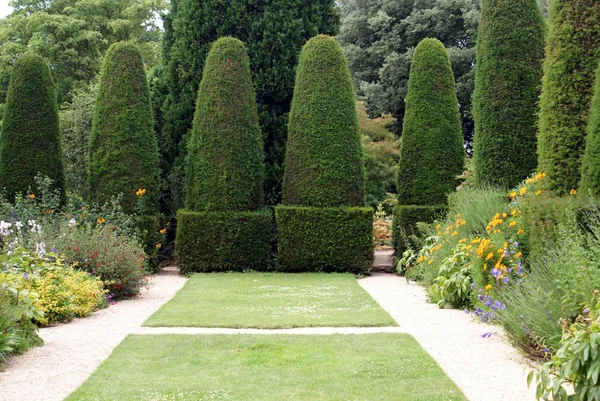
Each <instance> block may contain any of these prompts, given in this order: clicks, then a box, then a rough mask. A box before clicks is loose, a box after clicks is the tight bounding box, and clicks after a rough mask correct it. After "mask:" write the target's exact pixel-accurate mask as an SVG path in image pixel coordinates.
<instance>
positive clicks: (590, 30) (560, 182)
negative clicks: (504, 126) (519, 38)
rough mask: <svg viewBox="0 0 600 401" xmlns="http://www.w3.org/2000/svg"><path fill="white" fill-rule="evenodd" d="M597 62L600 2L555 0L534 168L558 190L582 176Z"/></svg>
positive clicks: (599, 57)
mask: <svg viewBox="0 0 600 401" xmlns="http://www.w3.org/2000/svg"><path fill="white" fill-rule="evenodd" d="M599 61H600V2H599V1H597V0H554V1H553V2H552V7H551V10H550V28H549V32H548V40H547V43H546V59H545V61H544V78H543V82H542V95H541V97H540V121H539V134H538V135H539V137H538V169H539V170H542V171H545V172H546V173H547V174H548V189H550V190H552V191H555V192H556V193H558V194H561V193H567V192H569V191H570V190H571V189H572V188H576V187H577V186H578V184H579V180H580V179H581V161H582V156H583V154H584V151H585V135H586V134H585V133H586V127H587V122H588V115H589V110H590V102H591V100H592V96H593V92H594V84H593V82H594V76H595V72H596V68H597V67H598V62H599Z"/></svg>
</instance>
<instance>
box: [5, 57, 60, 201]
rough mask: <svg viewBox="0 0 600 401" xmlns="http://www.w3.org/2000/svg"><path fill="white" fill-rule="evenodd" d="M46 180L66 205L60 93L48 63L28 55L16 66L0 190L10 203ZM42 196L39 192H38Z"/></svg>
mask: <svg viewBox="0 0 600 401" xmlns="http://www.w3.org/2000/svg"><path fill="white" fill-rule="evenodd" d="M37 175H42V176H47V177H49V178H51V179H52V180H53V181H54V185H55V189H57V190H59V191H60V193H61V202H62V203H64V201H65V188H64V185H65V176H64V171H63V164H62V150H61V144H60V130H59V121H58V107H57V105H56V90H55V87H54V82H53V80H52V76H51V75H50V69H49V67H48V64H47V63H46V61H44V59H43V58H42V57H41V56H39V55H36V54H33V53H25V54H23V55H22V56H21V57H19V59H18V60H17V62H16V63H15V67H14V69H13V72H12V75H11V79H10V85H9V88H8V95H7V102H6V109H5V113H4V122H3V126H2V136H1V139H0V187H2V188H3V189H5V190H6V193H7V195H8V197H9V199H11V200H14V197H15V194H16V193H21V194H27V193H29V191H30V190H35V188H36V185H35V177H36V176H37ZM38 195H39V194H38Z"/></svg>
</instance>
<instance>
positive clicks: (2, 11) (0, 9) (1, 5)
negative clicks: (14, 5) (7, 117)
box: [0, 0, 11, 18]
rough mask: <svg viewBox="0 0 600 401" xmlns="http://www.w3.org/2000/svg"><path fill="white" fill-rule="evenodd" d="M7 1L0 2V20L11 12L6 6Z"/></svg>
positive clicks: (1, 0)
mask: <svg viewBox="0 0 600 401" xmlns="http://www.w3.org/2000/svg"><path fill="white" fill-rule="evenodd" d="M8 2H9V0H0V18H4V17H6V16H7V15H8V14H10V12H11V8H10V6H9V5H8Z"/></svg>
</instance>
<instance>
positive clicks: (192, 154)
mask: <svg viewBox="0 0 600 401" xmlns="http://www.w3.org/2000/svg"><path fill="white" fill-rule="evenodd" d="M254 97H255V95H254V89H253V88H252V78H251V76H250V64H249V60H248V54H247V52H246V48H245V47H244V44H243V43H242V42H241V41H239V40H238V39H234V38H230V37H226V38H221V39H219V40H217V41H216V42H215V43H214V44H213V46H212V47H211V50H210V52H209V53H208V56H207V58H206V62H205V66H204V74H203V76H202V82H201V83H200V89H199V90H198V100H197V103H196V112H195V116H194V125H193V129H192V136H191V138H190V141H189V147H188V156H187V163H186V165H187V169H186V206H187V208H188V209H190V210H196V211H212V212H225V211H231V212H242V211H252V210H257V209H260V208H262V206H263V202H264V196H263V181H264V153H263V141H262V136H261V132H260V128H259V125H258V117H257V113H256V104H255V99H254Z"/></svg>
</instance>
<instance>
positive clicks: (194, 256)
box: [175, 210, 273, 274]
mask: <svg viewBox="0 0 600 401" xmlns="http://www.w3.org/2000/svg"><path fill="white" fill-rule="evenodd" d="M272 226H273V216H272V213H271V212H269V211H261V212H194V211H189V210H180V211H179V212H178V213H177V237H176V239H175V250H176V255H177V259H178V261H179V264H178V266H179V270H180V272H181V273H182V274H189V273H194V272H215V271H243V270H249V269H251V270H258V271H265V270H270V269H271V255H270V254H271V243H272V241H273V227H272Z"/></svg>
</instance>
